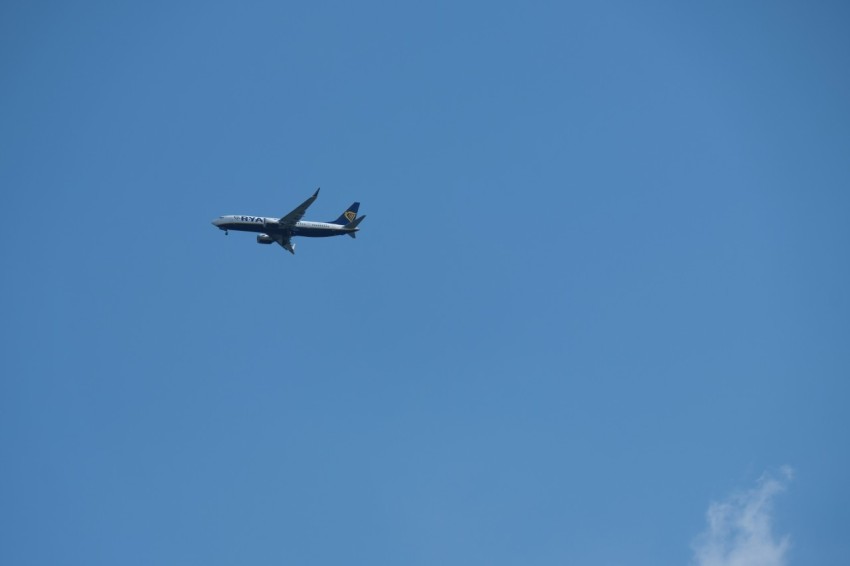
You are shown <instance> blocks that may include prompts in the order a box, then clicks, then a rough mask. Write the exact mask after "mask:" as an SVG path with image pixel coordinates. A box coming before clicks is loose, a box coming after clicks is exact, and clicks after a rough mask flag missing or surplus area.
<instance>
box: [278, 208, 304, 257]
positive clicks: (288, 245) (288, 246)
mask: <svg viewBox="0 0 850 566" xmlns="http://www.w3.org/2000/svg"><path fill="white" fill-rule="evenodd" d="M302 214H303V213H302ZM272 238H274V241H275V242H277V243H278V244H280V247H282V248H283V249H285V250H286V251H288V252H289V253H291V254H292V255H295V244H293V243H292V240H291V236H290V233H289V232H286V233H283V234H275V235H273V236H272Z"/></svg>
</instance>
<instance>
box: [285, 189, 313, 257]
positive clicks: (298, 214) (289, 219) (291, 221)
mask: <svg viewBox="0 0 850 566" xmlns="http://www.w3.org/2000/svg"><path fill="white" fill-rule="evenodd" d="M318 196H319V189H316V192H315V193H313V196H311V197H310V198H308V199H307V200H305V201H304V202H302V203H301V204H300V205H299V206H298V208H296V209H295V210H293V211H292V212H290V213H289V214H287V215H286V216H284V217H283V218H281V219H280V220H278V222H279V223H280V227H281V228H284V229H285V228H292V227H293V226H295V224H297V223H298V221H299V220H301V219H302V218H303V217H304V213H305V212H307V209H308V208H310V205H311V204H313V202H314V201H315V200H316V198H317V197H318ZM281 245H283V244H281ZM284 247H285V246H284Z"/></svg>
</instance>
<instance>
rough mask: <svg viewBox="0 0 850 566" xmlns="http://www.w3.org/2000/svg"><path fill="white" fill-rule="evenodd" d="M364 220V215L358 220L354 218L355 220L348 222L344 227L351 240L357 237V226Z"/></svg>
mask: <svg viewBox="0 0 850 566" xmlns="http://www.w3.org/2000/svg"><path fill="white" fill-rule="evenodd" d="M364 218H366V215H365V214H364V215H363V216H361V217H360V218H356V219H354V220H352V221H351V222H349V223H348V224H346V225H345V229H346V230H349V232H348V235H349V236H351V237H352V238H356V237H357V230H358V228H357V226H358V225H359V224H360V223H361V222H363V219H364Z"/></svg>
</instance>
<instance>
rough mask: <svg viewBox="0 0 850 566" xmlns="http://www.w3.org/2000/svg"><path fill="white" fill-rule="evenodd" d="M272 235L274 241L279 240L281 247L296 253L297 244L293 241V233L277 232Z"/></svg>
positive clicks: (293, 253)
mask: <svg viewBox="0 0 850 566" xmlns="http://www.w3.org/2000/svg"><path fill="white" fill-rule="evenodd" d="M271 237H272V238H274V241H275V242H277V243H278V244H279V245H280V247H282V248H283V249H285V250H286V251H288V252H289V253H291V254H292V255H295V244H293V243H292V240H291V234H290V233H289V232H287V233H285V234H275V235H274V236H271Z"/></svg>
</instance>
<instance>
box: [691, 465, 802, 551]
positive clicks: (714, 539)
mask: <svg viewBox="0 0 850 566" xmlns="http://www.w3.org/2000/svg"><path fill="white" fill-rule="evenodd" d="M792 477H793V471H792V470H791V468H789V467H784V468H782V469H781V471H780V474H778V475H773V474H765V475H763V476H762V477H761V478H760V479H759V481H758V482H757V484H756V487H755V488H753V489H750V490H748V491H745V492H743V493H738V494H735V495H732V496H731V497H729V498H728V499H726V500H725V501H721V502H719V503H718V502H714V503H712V504H711V505H709V507H708V512H707V513H706V519H707V520H708V527H707V528H706V530H705V531H704V532H703V533H702V534H701V535H700V536H699V537H698V538H697V540H696V542H695V543H694V545H693V550H694V560H693V564H695V565H696V566H784V565H785V564H786V560H787V555H788V547H789V544H790V543H789V538H788V536H783V537H780V538H779V539H777V538H776V537H774V535H773V532H772V527H771V518H772V503H773V498H774V497H775V496H776V494H778V493H781V492H782V491H784V490H785V487H786V486H787V485H788V482H789V481H791V478H792Z"/></svg>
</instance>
